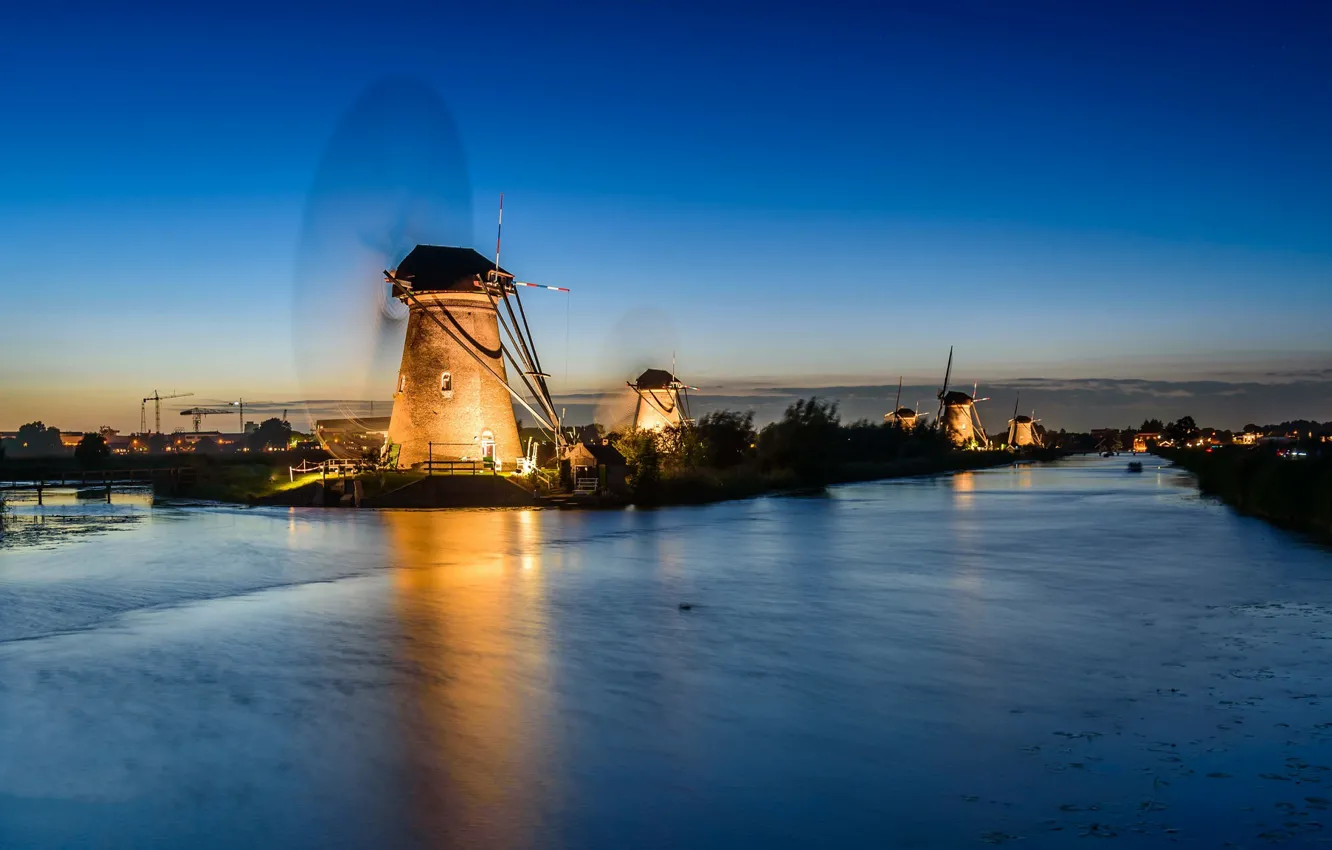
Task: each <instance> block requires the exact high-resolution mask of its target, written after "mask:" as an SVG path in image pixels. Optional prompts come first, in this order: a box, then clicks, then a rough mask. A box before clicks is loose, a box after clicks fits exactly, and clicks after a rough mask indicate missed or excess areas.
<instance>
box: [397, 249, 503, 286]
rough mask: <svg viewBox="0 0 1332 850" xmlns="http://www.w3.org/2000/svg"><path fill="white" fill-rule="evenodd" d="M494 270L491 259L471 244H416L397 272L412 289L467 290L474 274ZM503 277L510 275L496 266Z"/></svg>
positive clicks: (472, 283) (476, 275)
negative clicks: (449, 245) (470, 246)
mask: <svg viewBox="0 0 1332 850" xmlns="http://www.w3.org/2000/svg"><path fill="white" fill-rule="evenodd" d="M492 271H495V261H494V260H490V259H487V258H486V257H484V256H482V255H481V254H479V253H477V251H476V250H475V249H474V248H450V247H446V246H443V245H417V246H416V247H415V248H413V249H412V252H411V253H410V254H408V255H407V256H406V257H404V258H403V261H402V262H401V263H399V264H398V268H397V276H398V278H399V279H401V280H404V281H406V282H408V283H410V284H411V287H412V291H414V292H471V291H472V290H474V289H475V288H476V286H475V281H476V279H477V277H478V276H480V278H481V279H482V280H485V279H486V276H487V275H488V274H490V272H492ZM499 273H500V274H501V275H503V276H504V277H507V278H510V279H512V278H513V275H511V274H509V273H508V272H506V271H505V270H504V269H502V268H501V269H500V270H499Z"/></svg>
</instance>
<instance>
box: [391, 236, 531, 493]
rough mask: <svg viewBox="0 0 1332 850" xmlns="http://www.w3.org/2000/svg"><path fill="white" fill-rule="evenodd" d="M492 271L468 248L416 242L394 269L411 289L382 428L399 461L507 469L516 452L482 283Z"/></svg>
mask: <svg viewBox="0 0 1332 850" xmlns="http://www.w3.org/2000/svg"><path fill="white" fill-rule="evenodd" d="M492 273H496V267H495V264H494V262H493V261H491V260H487V259H486V258H485V257H483V256H481V255H480V254H478V253H477V252H476V251H474V250H472V249H471V248H446V247H439V246H434V245H418V246H416V248H414V249H413V250H412V252H411V253H410V254H408V255H407V257H406V259H404V260H403V261H402V262H401V263H400V264H399V265H398V268H397V270H396V272H395V273H394V274H395V276H396V278H397V279H399V280H401V281H403V282H404V284H406V285H408V286H410V289H411V293H412V297H411V298H410V299H404V300H407V303H408V306H409V308H410V311H411V313H410V316H409V318H408V322H407V337H406V340H405V342H404V343H403V347H402V365H401V368H400V369H399V371H398V379H397V380H398V383H397V386H395V387H394V393H393V416H392V418H391V419H390V421H389V433H388V438H389V441H390V442H392V443H397V444H399V445H401V446H402V448H401V450H400V454H399V456H398V463H399V464H400V465H402V466H410V465H412V464H416V463H420V462H422V461H424V460H426V459H427V458H428V457H433V458H434V459H435V460H441V459H456V458H471V459H483V458H485V457H494V458H499V459H500V460H501V462H502V464H503V466H504V468H506V469H507V468H512V466H513V465H514V463H515V462H516V460H517V458H518V457H519V456H520V455H521V454H522V451H521V449H520V446H519V442H518V423H517V420H516V419H515V417H514V413H513V402H512V400H511V396H510V392H509V390H508V388H507V387H506V385H505V383H504V382H505V381H507V380H508V376H507V373H506V372H505V368H504V356H503V355H504V349H503V346H502V345H501V342H500V331H499V319H498V315H497V313H496V305H495V302H494V300H492V297H491V296H490V295H488V294H487V292H486V289H485V288H484V286H483V284H482V281H485V280H486V279H487V278H488V276H490V275H491V274H492ZM496 274H497V276H498V277H499V278H500V279H501V280H503V281H509V282H511V281H512V279H513V276H512V275H510V274H509V273H508V272H505V271H504V270H503V269H500V270H498V272H497V273H496ZM427 313H431V314H433V315H427ZM469 350H470V353H469ZM473 355H476V356H473ZM483 364H484V365H483ZM487 366H488V367H489V369H490V370H493V372H494V373H496V374H497V375H498V376H499V379H496V377H495V376H494V375H492V374H490V373H489V372H488V371H487V369H486V367H487ZM429 444H433V445H429Z"/></svg>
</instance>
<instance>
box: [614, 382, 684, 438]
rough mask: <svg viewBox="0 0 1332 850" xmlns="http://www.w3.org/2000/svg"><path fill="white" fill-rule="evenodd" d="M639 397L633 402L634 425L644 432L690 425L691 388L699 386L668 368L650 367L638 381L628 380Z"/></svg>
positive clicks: (630, 387)
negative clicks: (687, 384) (686, 380)
mask: <svg viewBox="0 0 1332 850" xmlns="http://www.w3.org/2000/svg"><path fill="white" fill-rule="evenodd" d="M626 383H627V384H628V385H629V389H631V390H633V391H634V395H635V396H636V397H637V398H636V400H635V403H634V427H635V428H641V429H643V430H645V431H661V430H663V429H665V428H670V427H673V426H676V425H684V424H688V423H689V422H690V421H692V420H691V419H690V418H689V390H691V389H697V388H696V387H689V386H686V385H685V384H683V383H682V382H681V381H680V380H679V379H678V378H677V377H676V376H675V374H674V371H671V372H667V371H666V370H665V369H648V370H646V371H644V372H643V374H641V375H639V376H638V379H637V380H635V381H627V382H626Z"/></svg>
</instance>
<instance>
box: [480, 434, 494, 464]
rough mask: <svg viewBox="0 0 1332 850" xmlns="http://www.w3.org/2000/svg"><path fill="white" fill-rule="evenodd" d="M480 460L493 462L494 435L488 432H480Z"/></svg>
mask: <svg viewBox="0 0 1332 850" xmlns="http://www.w3.org/2000/svg"><path fill="white" fill-rule="evenodd" d="M481 459H482V460H485V461H494V460H495V435H494V434H493V433H492V432H490V431H482V432H481Z"/></svg>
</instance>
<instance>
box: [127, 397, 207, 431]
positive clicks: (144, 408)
mask: <svg viewBox="0 0 1332 850" xmlns="http://www.w3.org/2000/svg"><path fill="white" fill-rule="evenodd" d="M189 395H194V393H172V394H171V395H158V394H157V390H153V394H152V395H150V396H148V397H147V398H145V399H144V400H143V401H141V402H140V403H139V433H140V434H143V433H146V432H147V431H148V402H150V401H151V402H152V403H153V431H154V432H156V433H158V434H160V433H162V399H164V398H185V396H189ZM194 430H196V431H197V430H199V429H198V428H195V429H194Z"/></svg>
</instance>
